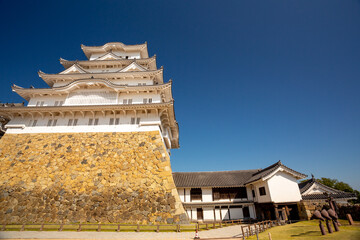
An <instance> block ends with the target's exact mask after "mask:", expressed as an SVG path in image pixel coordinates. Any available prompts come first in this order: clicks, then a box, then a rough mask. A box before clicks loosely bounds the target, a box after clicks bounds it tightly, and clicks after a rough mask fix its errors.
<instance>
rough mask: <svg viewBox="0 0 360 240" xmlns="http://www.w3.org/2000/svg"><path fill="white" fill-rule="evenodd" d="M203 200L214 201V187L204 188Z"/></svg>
mask: <svg viewBox="0 0 360 240" xmlns="http://www.w3.org/2000/svg"><path fill="white" fill-rule="evenodd" d="M201 190H202V200H203V202H212V200H213V199H212V188H202V189H201Z"/></svg>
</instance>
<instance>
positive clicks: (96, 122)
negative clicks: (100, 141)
mask: <svg viewBox="0 0 360 240" xmlns="http://www.w3.org/2000/svg"><path fill="white" fill-rule="evenodd" d="M98 124H99V119H98V118H95V121H94V125H95V126H96V125H98Z"/></svg>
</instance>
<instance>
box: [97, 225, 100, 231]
mask: <svg viewBox="0 0 360 240" xmlns="http://www.w3.org/2000/svg"><path fill="white" fill-rule="evenodd" d="M97 231H98V232H101V224H100V223H99V225H98V229H97Z"/></svg>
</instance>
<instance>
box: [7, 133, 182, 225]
mask: <svg viewBox="0 0 360 240" xmlns="http://www.w3.org/2000/svg"><path fill="white" fill-rule="evenodd" d="M0 172H1V175H0V222H1V223H22V222H24V223H25V222H26V223H29V222H30V223H35V222H36V223H41V222H54V223H60V222H66V223H68V222H101V223H107V222H117V223H144V224H145V223H155V222H159V223H172V222H184V221H185V222H186V214H185V211H184V209H183V207H182V204H181V202H180V198H179V196H178V193H177V191H176V187H175V184H174V181H173V179H172V172H171V167H170V159H169V157H168V155H167V153H166V150H165V147H164V144H163V141H162V139H161V136H160V134H159V132H158V131H153V132H131V133H115V132H114V133H57V134H5V135H4V136H3V137H2V139H1V140H0Z"/></svg>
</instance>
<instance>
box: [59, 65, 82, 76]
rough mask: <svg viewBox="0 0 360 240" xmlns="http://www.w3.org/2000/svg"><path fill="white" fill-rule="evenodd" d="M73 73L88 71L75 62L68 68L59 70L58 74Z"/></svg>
mask: <svg viewBox="0 0 360 240" xmlns="http://www.w3.org/2000/svg"><path fill="white" fill-rule="evenodd" d="M74 73H88V72H87V71H85V70H84V69H83V68H82V67H80V66H79V65H78V64H76V63H75V64H73V65H72V66H71V67H69V68H68V69H65V70H64V71H62V72H60V73H59V74H74Z"/></svg>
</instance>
